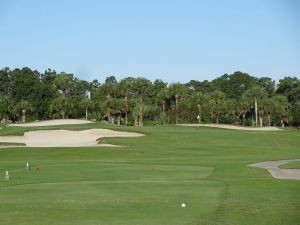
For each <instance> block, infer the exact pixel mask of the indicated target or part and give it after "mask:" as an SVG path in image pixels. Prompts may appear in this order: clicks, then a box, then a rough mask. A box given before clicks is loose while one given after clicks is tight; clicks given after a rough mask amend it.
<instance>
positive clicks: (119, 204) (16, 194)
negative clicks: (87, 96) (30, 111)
mask: <svg viewBox="0 0 300 225" xmlns="http://www.w3.org/2000/svg"><path fill="white" fill-rule="evenodd" d="M95 127H99V128H111V129H117V130H126V131H136V132H142V133H145V134H146V136H144V137H138V138H106V139H105V142H107V143H113V144H119V145H122V146H126V147H122V148H108V147H100V148H96V147H93V148H24V147H19V148H8V149H3V148H2V149H0V172H1V173H2V175H3V176H2V177H3V178H4V172H5V170H8V171H9V172H10V175H11V178H12V179H11V180H10V181H5V180H4V179H3V178H2V179H0V224H1V225H2V224H3V225H13V224H21V225H22V224H26V225H27V224H30V225H41V224H43V225H44V224H45V225H48V224H49V225H52V224H58V225H69V224H70V225H71V224H72V225H77V224H78V225H96V224H98V225H99V224H101V225H102V224H103V225H119V224H120V225H121V224H122V225H127V224H128V225H134V224H136V225H148V224H149V225H150V224H151V225H152V224H164V225H169V224H170V225H177V224H178V225H182V224H189V225H208V224H211V225H217V224H219V225H221V224H222V225H235V224H238V225H252V224H260V225H283V224H286V225H297V224H299V221H300V214H299V209H300V181H296V180H277V179H274V178H272V177H271V176H270V174H269V173H268V172H267V171H265V170H263V169H258V168H250V167H247V166H246V165H247V164H250V163H254V162H260V161H267V160H279V159H293V158H299V157H300V133H299V132H296V131H283V132H253V131H231V130H221V129H212V128H193V127H179V126H178V127H177V126H166V127H163V126H153V127H143V128H137V127H119V126H112V125H108V124H100V123H96V124H87V125H75V126H74V125H70V126H63V127H61V126H55V127H51V129H61V128H64V129H74V130H77V129H88V128H95ZM37 129H49V128H26V129H24V128H16V127H11V128H4V129H1V130H0V135H7V134H10V135H13V134H19V135H22V133H23V132H24V131H26V130H37ZM27 161H29V162H30V164H31V171H30V172H27V171H26V170H25V163H26V162H27ZM181 203H186V205H187V207H185V208H182V207H181Z"/></svg>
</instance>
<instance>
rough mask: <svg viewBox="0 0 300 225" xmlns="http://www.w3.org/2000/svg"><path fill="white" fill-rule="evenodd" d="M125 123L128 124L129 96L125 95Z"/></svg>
mask: <svg viewBox="0 0 300 225" xmlns="http://www.w3.org/2000/svg"><path fill="white" fill-rule="evenodd" d="M125 107H126V109H125V125H126V126H128V101H127V96H125Z"/></svg>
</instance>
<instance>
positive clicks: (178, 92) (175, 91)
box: [169, 83, 187, 124]
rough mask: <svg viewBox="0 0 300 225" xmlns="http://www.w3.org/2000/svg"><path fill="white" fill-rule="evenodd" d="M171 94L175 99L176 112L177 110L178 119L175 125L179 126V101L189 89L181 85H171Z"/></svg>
mask: <svg viewBox="0 0 300 225" xmlns="http://www.w3.org/2000/svg"><path fill="white" fill-rule="evenodd" d="M169 89H170V93H171V95H173V96H174V97H175V110H176V119H175V123H176V124H178V113H179V110H178V109H179V99H180V97H181V96H183V95H184V94H185V93H186V92H187V87H186V86H185V85H183V84H180V83H175V84H171V85H170V86H169Z"/></svg>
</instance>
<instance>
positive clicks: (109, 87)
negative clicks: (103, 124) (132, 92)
mask: <svg viewBox="0 0 300 225" xmlns="http://www.w3.org/2000/svg"><path fill="white" fill-rule="evenodd" d="M100 91H101V93H102V94H103V95H104V96H105V106H106V108H107V119H108V122H110V123H112V122H113V121H112V116H111V112H110V104H111V103H110V102H111V100H112V96H113V95H114V94H115V91H116V84H115V83H112V82H107V83H104V84H103V85H101V87H100Z"/></svg>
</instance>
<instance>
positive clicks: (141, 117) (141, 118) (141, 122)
mask: <svg viewBox="0 0 300 225" xmlns="http://www.w3.org/2000/svg"><path fill="white" fill-rule="evenodd" d="M140 103H141V104H140V116H139V126H140V127H142V126H144V122H143V116H144V112H143V104H144V103H143V95H142V94H141V96H140Z"/></svg>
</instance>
